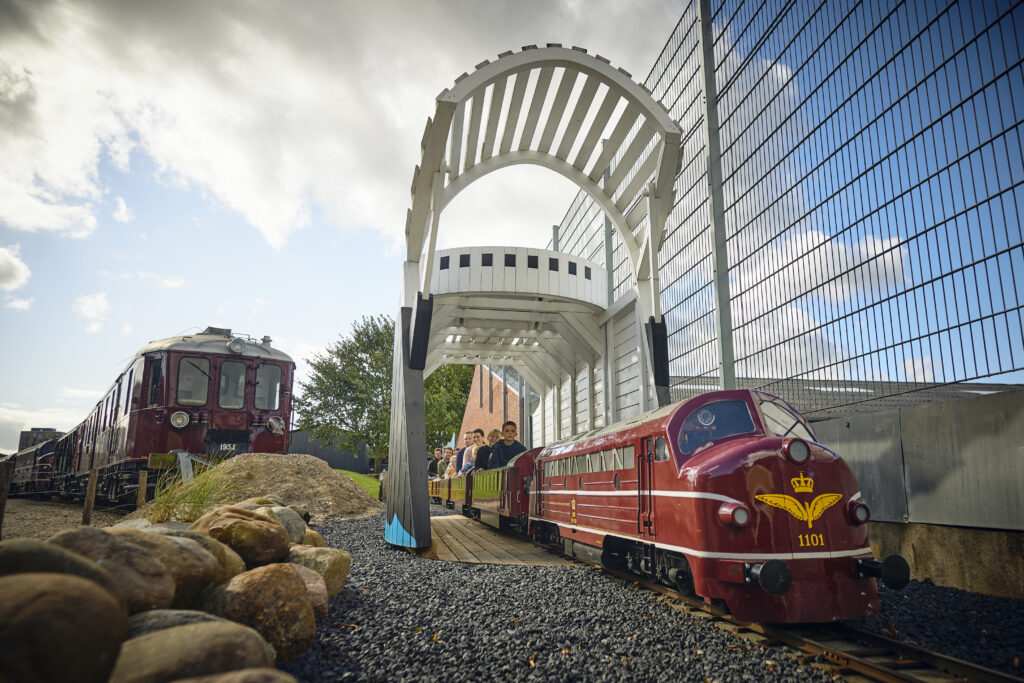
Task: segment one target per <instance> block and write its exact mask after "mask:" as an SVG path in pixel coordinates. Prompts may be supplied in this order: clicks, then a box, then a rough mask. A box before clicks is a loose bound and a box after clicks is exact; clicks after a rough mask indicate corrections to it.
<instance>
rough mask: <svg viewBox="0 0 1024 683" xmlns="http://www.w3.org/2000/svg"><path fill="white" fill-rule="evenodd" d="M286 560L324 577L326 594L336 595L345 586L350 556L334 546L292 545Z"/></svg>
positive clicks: (350, 563) (350, 564)
mask: <svg viewBox="0 0 1024 683" xmlns="http://www.w3.org/2000/svg"><path fill="white" fill-rule="evenodd" d="M288 561H289V562H291V563H292V564H300V565H302V566H303V567H309V568H310V569H312V570H313V571H315V572H316V573H317V574H319V575H320V576H322V577H324V583H326V584H327V594H328V595H337V594H338V593H340V592H341V589H342V588H344V587H345V580H346V579H347V578H348V569H349V567H351V566H352V556H351V555H349V554H348V553H347V552H345V551H344V550H338V549H336V548H314V547H313V546H309V545H293V546H292V547H291V549H290V550H289V551H288Z"/></svg>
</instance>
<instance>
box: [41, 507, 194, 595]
mask: <svg viewBox="0 0 1024 683" xmlns="http://www.w3.org/2000/svg"><path fill="white" fill-rule="evenodd" d="M48 543H52V544H54V545H56V546H60V547H61V548H67V549H68V550H70V551H72V552H75V553H78V554H79V555H82V556H84V557H87V558H89V559H90V560H92V561H93V562H95V563H96V564H98V565H99V566H101V567H103V568H104V569H106V570H107V572H108V573H109V574H110V575H111V576H112V577H113V578H114V582H115V583H116V585H117V589H118V593H119V597H120V598H121V599H122V600H124V602H125V604H127V605H128V611H129V612H131V613H132V614H135V613H136V612H142V611H145V610H149V609H161V608H165V607H170V606H171V603H172V602H173V601H174V577H173V576H172V575H171V572H170V570H168V569H167V567H166V566H164V563H163V562H161V561H160V560H158V559H156V558H155V557H153V555H152V554H150V553H149V552H148V551H147V550H146V549H144V548H142V547H141V546H138V545H135V544H134V543H129V542H128V541H126V540H124V539H121V538H118V537H117V536H114V535H113V534H108V533H107V532H106V531H101V530H99V529H94V528H92V527H88V526H83V527H79V528H77V529H70V530H68V531H62V532H60V533H59V534H57V535H55V536H52V537H50V539H49V540H48Z"/></svg>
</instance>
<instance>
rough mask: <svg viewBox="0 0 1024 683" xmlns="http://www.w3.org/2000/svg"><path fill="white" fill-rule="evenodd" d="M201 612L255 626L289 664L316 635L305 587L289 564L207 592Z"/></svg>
mask: <svg viewBox="0 0 1024 683" xmlns="http://www.w3.org/2000/svg"><path fill="white" fill-rule="evenodd" d="M196 607H197V608H198V609H201V610H203V611H204V612H209V613H211V614H216V615H217V616H221V617H224V618H226V619H230V620H232V621H237V622H238V623H240V624H246V625H248V626H252V627H253V628H254V629H256V630H257V631H259V632H260V634H261V635H262V636H263V637H264V638H266V639H267V642H268V643H270V644H271V645H272V646H273V647H274V649H275V650H276V651H277V660H278V661H280V662H284V661H288V660H289V659H292V658H294V657H295V656H296V655H299V654H302V653H303V652H305V651H306V650H307V649H308V648H309V646H310V645H311V644H312V642H313V638H314V637H315V636H316V619H315V617H314V615H313V606H312V604H311V603H310V601H309V597H308V595H307V592H306V585H305V584H304V583H303V581H302V579H301V578H300V577H299V573H298V572H297V571H296V570H295V568H294V567H292V565H290V564H269V565H266V566H263V567H257V568H256V569H251V570H249V571H247V572H245V573H244V574H239V575H238V576H236V577H234V578H233V579H231V580H230V581H228V582H227V583H225V584H221V585H219V586H215V587H213V588H211V589H209V590H207V591H205V592H204V593H203V594H202V595H201V596H200V599H199V601H198V602H197V603H196Z"/></svg>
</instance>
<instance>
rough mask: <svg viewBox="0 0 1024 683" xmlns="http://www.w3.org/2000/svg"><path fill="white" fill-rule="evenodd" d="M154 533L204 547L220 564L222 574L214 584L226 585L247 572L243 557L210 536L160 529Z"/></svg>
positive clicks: (197, 532) (218, 575)
mask: <svg viewBox="0 0 1024 683" xmlns="http://www.w3.org/2000/svg"><path fill="white" fill-rule="evenodd" d="M154 531H157V532H158V533H162V534H164V535H165V536H177V537H179V538H187V539H190V540H192V541H195V542H196V543H198V544H199V545H201V546H203V549H204V550H206V551H207V552H208V553H210V554H211V555H213V556H214V557H215V558H217V562H218V564H220V572H219V573H218V574H217V577H216V578H215V579H214V580H213V583H224V582H225V581H227V580H228V579H230V578H231V577H232V576H236V575H238V574H241V573H242V572H244V571H245V560H243V559H242V556H241V555H239V554H238V553H236V552H235V551H234V550H232V549H231V548H229V547H228V546H226V545H224V544H223V543H221V542H220V541H218V540H217V539H215V538H213V537H212V536H209V535H208V534H204V533H202V532H199V531H174V530H166V531H160V530H158V529H154Z"/></svg>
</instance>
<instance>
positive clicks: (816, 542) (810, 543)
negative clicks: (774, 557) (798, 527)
mask: <svg viewBox="0 0 1024 683" xmlns="http://www.w3.org/2000/svg"><path fill="white" fill-rule="evenodd" d="M797 538H799V539H800V547H801V548H807V547H815V548H817V547H820V546H823V545H825V536H824V534H800V535H799V536H797Z"/></svg>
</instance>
